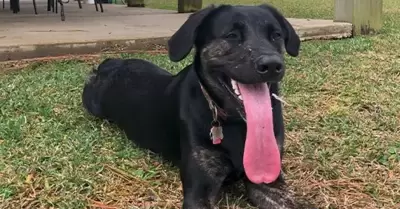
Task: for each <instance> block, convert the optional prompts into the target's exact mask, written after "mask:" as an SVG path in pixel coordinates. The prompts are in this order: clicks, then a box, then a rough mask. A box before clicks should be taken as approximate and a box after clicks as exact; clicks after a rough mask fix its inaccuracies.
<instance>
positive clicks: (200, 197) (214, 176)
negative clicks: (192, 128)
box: [180, 147, 232, 209]
mask: <svg viewBox="0 0 400 209" xmlns="http://www.w3.org/2000/svg"><path fill="white" fill-rule="evenodd" d="M184 156H186V157H187V158H183V159H185V163H183V164H182V166H181V169H180V170H181V180H182V184H183V193H184V194H183V195H184V201H183V209H211V208H214V205H215V204H216V202H217V200H218V194H219V191H220V189H221V186H222V184H223V182H224V180H225V178H226V177H227V175H228V174H229V173H230V172H231V170H232V166H231V165H230V162H229V161H228V160H227V159H226V158H225V156H224V155H223V154H222V153H220V152H219V151H215V150H210V149H203V148H199V147H198V148H195V149H192V151H191V152H187V153H186V154H184Z"/></svg>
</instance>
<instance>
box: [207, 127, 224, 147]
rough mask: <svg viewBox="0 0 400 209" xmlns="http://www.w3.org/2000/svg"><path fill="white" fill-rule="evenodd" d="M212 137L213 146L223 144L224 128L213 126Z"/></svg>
mask: <svg viewBox="0 0 400 209" xmlns="http://www.w3.org/2000/svg"><path fill="white" fill-rule="evenodd" d="M210 137H211V140H212V143H213V144H221V142H222V139H223V138H224V134H223V133H222V126H212V127H211V131H210Z"/></svg>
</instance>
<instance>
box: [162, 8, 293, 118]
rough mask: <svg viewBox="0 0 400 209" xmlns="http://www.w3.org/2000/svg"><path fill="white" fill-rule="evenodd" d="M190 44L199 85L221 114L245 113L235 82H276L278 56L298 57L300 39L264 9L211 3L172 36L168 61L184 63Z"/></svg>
mask: <svg viewBox="0 0 400 209" xmlns="http://www.w3.org/2000/svg"><path fill="white" fill-rule="evenodd" d="M193 45H194V46H195V47H196V55H195V66H196V70H197V73H198V74H199V77H200V81H201V83H202V84H203V85H204V86H205V87H206V89H207V91H208V92H209V93H210V94H211V96H212V98H213V99H214V100H215V101H216V102H217V103H218V104H219V105H220V106H221V107H223V108H224V109H225V110H227V111H228V112H232V111H229V110H239V112H240V114H241V115H244V114H245V113H244V109H243V105H242V103H243V101H242V100H243V98H242V96H241V95H240V94H241V92H240V84H255V85H257V84H260V83H273V82H279V81H280V80H281V79H282V78H283V76H284V74H285V64H284V56H283V53H284V51H286V52H287V53H288V54H289V55H291V56H297V55H298V53H299V47H300V39H299V37H298V36H297V34H296V32H295V31H294V29H293V27H292V26H291V25H290V23H289V22H288V21H287V20H286V19H285V18H284V17H283V16H282V15H281V14H280V13H279V12H278V11H277V10H276V9H275V8H273V7H271V6H269V5H260V6H227V5H222V6H219V7H215V6H214V5H211V6H209V7H207V8H204V9H202V10H200V11H198V12H196V13H194V14H192V15H191V16H190V17H189V18H188V19H187V21H186V22H185V23H184V24H183V25H182V26H181V28H180V29H179V30H178V31H177V32H176V33H175V34H174V35H173V36H172V37H171V39H170V40H169V42H168V46H169V57H170V59H171V60H172V61H175V62H178V61H180V60H182V59H184V58H185V57H186V56H187V55H188V54H189V52H190V51H191V49H192V46H193ZM240 106H241V108H238V107H240Z"/></svg>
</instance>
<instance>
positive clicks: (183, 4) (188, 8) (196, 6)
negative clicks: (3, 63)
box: [178, 0, 203, 13]
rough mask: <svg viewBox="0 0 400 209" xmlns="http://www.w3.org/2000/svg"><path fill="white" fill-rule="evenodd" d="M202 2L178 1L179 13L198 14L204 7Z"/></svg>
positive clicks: (193, 0) (200, 0)
mask: <svg viewBox="0 0 400 209" xmlns="http://www.w3.org/2000/svg"><path fill="white" fill-rule="evenodd" d="M202 4H203V2H202V0H178V12H179V13H188V12H196V11H198V10H200V9H201V7H202Z"/></svg>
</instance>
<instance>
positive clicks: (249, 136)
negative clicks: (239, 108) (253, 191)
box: [238, 83, 281, 184]
mask: <svg viewBox="0 0 400 209" xmlns="http://www.w3.org/2000/svg"><path fill="white" fill-rule="evenodd" d="M238 86H239V90H240V93H241V95H242V98H243V104H244V109H245V112H246V120H247V133H246V143H245V148H244V156H243V165H244V171H245V173H246V176H247V178H249V180H250V181H252V182H253V183H256V184H259V183H271V182H273V181H275V180H276V179H277V178H278V176H279V173H280V170H281V159H280V154H279V149H278V144H277V142H276V139H275V136H274V128H273V121H272V106H271V97H270V93H269V89H268V85H267V84H257V85H247V84H239V83H238Z"/></svg>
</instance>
